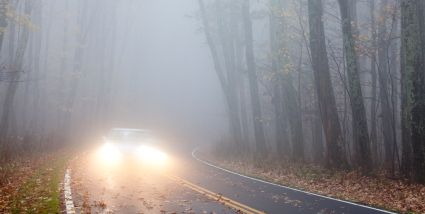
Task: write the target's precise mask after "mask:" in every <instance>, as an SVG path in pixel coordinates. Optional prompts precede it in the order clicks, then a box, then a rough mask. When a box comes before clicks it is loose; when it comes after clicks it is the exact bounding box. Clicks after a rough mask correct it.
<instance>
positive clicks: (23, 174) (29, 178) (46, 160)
mask: <svg viewBox="0 0 425 214" xmlns="http://www.w3.org/2000/svg"><path fill="white" fill-rule="evenodd" d="M69 157H70V156H69V155H67V154H66V153H65V152H54V153H50V154H40V156H39V157H32V158H29V159H27V160H23V161H22V160H21V161H16V162H15V163H9V164H7V165H6V167H5V168H6V169H7V170H8V171H7V174H6V175H3V177H2V183H1V185H0V213H60V210H61V199H60V191H61V189H60V183H61V182H62V179H63V175H64V171H65V168H66V165H67V162H68V159H69ZM1 170H3V168H2V169H1ZM1 170H0V171H1ZM0 173H1V172H0Z"/></svg>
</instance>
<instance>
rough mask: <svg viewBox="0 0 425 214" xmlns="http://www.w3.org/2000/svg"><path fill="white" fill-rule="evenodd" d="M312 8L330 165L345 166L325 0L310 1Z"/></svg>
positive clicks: (315, 59)
mask: <svg viewBox="0 0 425 214" xmlns="http://www.w3.org/2000/svg"><path fill="white" fill-rule="evenodd" d="M308 11H309V26H310V49H311V59H312V66H313V71H314V80H315V86H316V90H317V96H318V101H319V109H320V116H321V118H322V125H323V129H324V132H325V137H326V145H327V152H326V164H327V165H328V166H329V167H338V168H341V167H344V166H345V165H346V159H345V158H344V156H343V152H342V144H343V142H342V141H343V139H342V134H341V127H340V124H339V118H338V113H337V112H338V111H337V108H336V102H335V95H334V91H333V89H332V81H331V76H330V71H329V60H328V55H327V50H326V38H325V31H324V26H323V5H322V0H309V1H308Z"/></svg>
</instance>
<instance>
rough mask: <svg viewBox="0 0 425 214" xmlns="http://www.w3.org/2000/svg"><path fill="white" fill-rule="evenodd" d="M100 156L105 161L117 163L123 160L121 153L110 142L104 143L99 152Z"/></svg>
mask: <svg viewBox="0 0 425 214" xmlns="http://www.w3.org/2000/svg"><path fill="white" fill-rule="evenodd" d="M98 155H99V157H100V158H101V160H102V161H103V162H105V163H108V164H110V163H117V162H118V161H120V160H121V153H120V152H119V150H118V149H117V148H115V146H114V145H113V144H111V143H109V142H107V143H105V144H103V146H102V147H101V148H100V150H99V152H98Z"/></svg>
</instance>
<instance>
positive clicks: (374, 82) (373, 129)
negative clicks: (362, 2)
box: [369, 0, 378, 164]
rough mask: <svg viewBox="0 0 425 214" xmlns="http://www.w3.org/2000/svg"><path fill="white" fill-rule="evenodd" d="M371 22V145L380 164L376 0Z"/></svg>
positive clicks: (372, 3) (372, 8) (371, 13)
mask: <svg viewBox="0 0 425 214" xmlns="http://www.w3.org/2000/svg"><path fill="white" fill-rule="evenodd" d="M369 4H370V20H371V24H370V25H371V28H370V29H371V46H372V47H371V51H370V55H371V56H370V74H371V81H372V83H371V84H372V85H371V87H372V91H371V93H372V96H371V102H370V145H371V155H372V157H375V158H374V163H375V164H376V163H377V162H378V160H377V159H378V158H377V157H378V142H377V141H378V139H377V138H378V137H377V125H376V113H377V106H376V99H377V98H376V94H377V73H376V65H377V59H376V47H377V41H376V40H377V36H376V16H375V0H370V1H369Z"/></svg>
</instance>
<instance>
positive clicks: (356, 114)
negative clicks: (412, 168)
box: [338, 0, 372, 173]
mask: <svg viewBox="0 0 425 214" xmlns="http://www.w3.org/2000/svg"><path fill="white" fill-rule="evenodd" d="M338 2H339V7H340V12H341V19H342V33H343V46H344V52H345V60H346V64H347V76H348V89H349V90H348V91H349V97H350V103H351V111H352V122H353V137H354V146H355V148H356V164H358V166H360V167H361V168H362V170H363V171H364V172H365V173H367V172H369V169H371V167H372V166H371V157H370V148H369V145H370V144H369V142H370V140H369V133H368V128H367V119H366V109H365V106H364V102H363V93H362V88H361V84H360V74H359V68H358V63H357V56H356V50H355V41H354V38H353V29H352V25H351V20H352V19H351V14H350V8H349V4H348V3H349V2H348V0H338Z"/></svg>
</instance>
